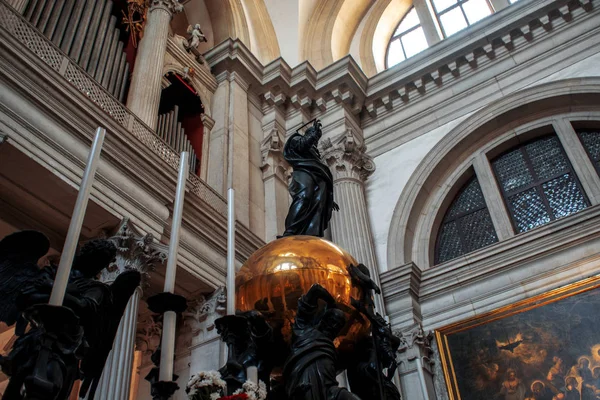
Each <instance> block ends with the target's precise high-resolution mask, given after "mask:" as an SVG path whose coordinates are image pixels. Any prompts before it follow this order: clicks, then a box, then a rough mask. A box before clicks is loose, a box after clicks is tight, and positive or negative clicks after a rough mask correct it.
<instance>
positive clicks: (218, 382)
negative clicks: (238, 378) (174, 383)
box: [185, 371, 267, 400]
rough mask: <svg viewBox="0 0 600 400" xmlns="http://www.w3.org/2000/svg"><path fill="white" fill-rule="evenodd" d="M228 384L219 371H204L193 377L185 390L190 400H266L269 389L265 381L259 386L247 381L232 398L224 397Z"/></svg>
mask: <svg viewBox="0 0 600 400" xmlns="http://www.w3.org/2000/svg"><path fill="white" fill-rule="evenodd" d="M226 387H227V384H226V383H225V381H224V380H223V379H222V378H221V374H220V373H219V372H218V371H202V372H199V373H197V374H195V375H192V377H191V378H190V380H189V381H188V384H187V386H186V388H185V392H186V393H187V395H188V399H189V400H266V398H267V387H266V385H265V383H264V382H263V381H259V382H258V384H256V383H254V382H250V381H247V382H245V383H244V384H243V385H242V388H241V389H238V390H236V391H235V392H234V393H233V394H232V395H230V396H224V392H225V388H226Z"/></svg>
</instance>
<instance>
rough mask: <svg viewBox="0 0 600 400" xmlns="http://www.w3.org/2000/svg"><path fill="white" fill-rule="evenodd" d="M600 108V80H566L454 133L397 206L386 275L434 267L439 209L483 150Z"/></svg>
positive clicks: (510, 99)
mask: <svg viewBox="0 0 600 400" xmlns="http://www.w3.org/2000/svg"><path fill="white" fill-rule="evenodd" d="M599 106H600V78H577V79H566V80H561V81H555V82H550V83H545V84H541V85H539V86H535V87H531V88H528V89H525V90H522V91H519V92H516V93H513V94H511V95H508V96H506V97H504V98H502V99H500V100H497V101H495V102H493V103H491V104H489V105H488V106H486V107H484V108H483V109H481V110H479V111H477V112H475V113H474V114H473V115H471V116H470V117H468V118H467V119H466V120H465V121H464V122H463V123H461V124H460V125H459V126H457V127H455V128H454V129H452V130H451V131H450V132H449V133H448V134H446V135H445V136H444V138H443V139H441V140H440V142H438V144H436V145H435V146H434V147H433V148H432V149H431V151H429V153H428V154H427V155H426V156H425V157H424V159H423V160H422V161H421V162H420V164H419V166H418V167H417V169H416V170H415V172H414V173H413V174H412V176H411V178H410V179H409V181H408V182H407V184H406V186H405V187H404V189H403V190H402V193H401V195H400V197H399V199H398V201H397V203H396V206H395V209H394V213H393V216H392V219H391V221H390V230H389V233H388V248H387V263H386V264H387V266H388V270H389V269H391V268H394V267H396V266H400V265H404V264H407V263H409V262H414V263H415V264H417V265H418V266H419V267H420V268H423V269H427V268H429V267H430V265H431V262H430V260H431V257H430V256H431V249H432V243H433V242H434V241H435V237H434V236H435V235H433V232H434V228H435V223H436V220H437V219H439V211H440V208H441V207H442V204H443V203H444V202H445V201H446V200H447V199H446V198H447V197H448V194H449V192H450V191H451V190H452V188H453V187H454V186H455V184H456V182H457V181H458V180H459V179H461V177H462V176H464V174H465V172H466V171H467V170H468V169H469V168H470V166H471V165H472V159H473V155H474V154H475V153H476V152H477V151H478V150H479V149H481V148H483V147H484V146H485V145H486V144H489V143H490V142H493V141H494V140H495V139H497V138H499V137H500V136H501V135H504V134H506V133H507V132H510V131H511V130H514V129H515V128H517V127H518V126H522V125H526V124H528V123H531V122H534V121H536V120H539V119H542V118H544V117H547V116H550V115H555V114H560V113H564V112H572V111H585V110H590V109H595V110H597V109H598V107H599Z"/></svg>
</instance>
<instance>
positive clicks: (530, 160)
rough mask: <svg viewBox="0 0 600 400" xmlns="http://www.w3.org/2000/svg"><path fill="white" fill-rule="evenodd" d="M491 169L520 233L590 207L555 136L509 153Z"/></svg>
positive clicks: (502, 156)
mask: <svg viewBox="0 0 600 400" xmlns="http://www.w3.org/2000/svg"><path fill="white" fill-rule="evenodd" d="M492 167H493V169H494V174H495V175H496V179H497V180H498V183H499V186H500V190H501V191H502V195H503V197H504V201H505V203H506V206H507V208H508V210H509V214H510V216H511V219H512V222H513V226H514V228H515V231H516V232H517V233H521V232H526V231H528V230H530V229H533V228H535V227H538V226H541V225H544V224H546V223H548V222H550V221H552V220H555V219H557V218H561V217H566V216H568V215H571V214H574V213H576V212H578V211H581V210H583V209H584V208H586V207H588V206H589V202H588V200H587V198H586V196H585V194H584V192H583V189H582V188H581V185H580V183H579V180H578V179H577V176H576V175H575V173H574V172H573V169H572V167H571V163H570V162H569V160H568V158H567V156H566V154H565V152H564V150H563V148H562V146H561V144H560V141H559V139H558V137H557V136H556V135H554V134H552V135H549V136H545V137H542V138H538V139H536V140H533V141H531V142H529V143H526V144H523V145H520V146H519V147H517V148H513V149H511V150H509V151H508V152H506V153H504V154H502V155H500V156H499V157H497V158H496V159H495V160H493V161H492Z"/></svg>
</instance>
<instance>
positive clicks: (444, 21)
mask: <svg viewBox="0 0 600 400" xmlns="http://www.w3.org/2000/svg"><path fill="white" fill-rule="evenodd" d="M433 6H434V7H435V12H436V15H437V18H438V20H439V22H440V25H441V26H442V29H443V30H444V36H445V37H448V36H451V35H453V34H455V33H456V32H458V31H460V30H463V29H464V28H466V27H467V26H469V25H472V24H474V23H475V22H477V21H479V20H481V19H483V18H485V17H487V16H488V15H491V14H492V12H493V9H492V6H491V4H490V3H489V1H488V0H433Z"/></svg>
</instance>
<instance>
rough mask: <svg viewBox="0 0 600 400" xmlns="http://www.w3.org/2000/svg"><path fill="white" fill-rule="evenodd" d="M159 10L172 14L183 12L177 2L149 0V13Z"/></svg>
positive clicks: (172, 0) (173, 0)
mask: <svg viewBox="0 0 600 400" xmlns="http://www.w3.org/2000/svg"><path fill="white" fill-rule="evenodd" d="M157 8H161V9H163V10H167V11H169V12H170V13H172V14H175V13H178V12H181V11H183V5H182V4H180V3H179V0H150V8H149V11H150V12H152V11H153V10H155V9H157Z"/></svg>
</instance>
